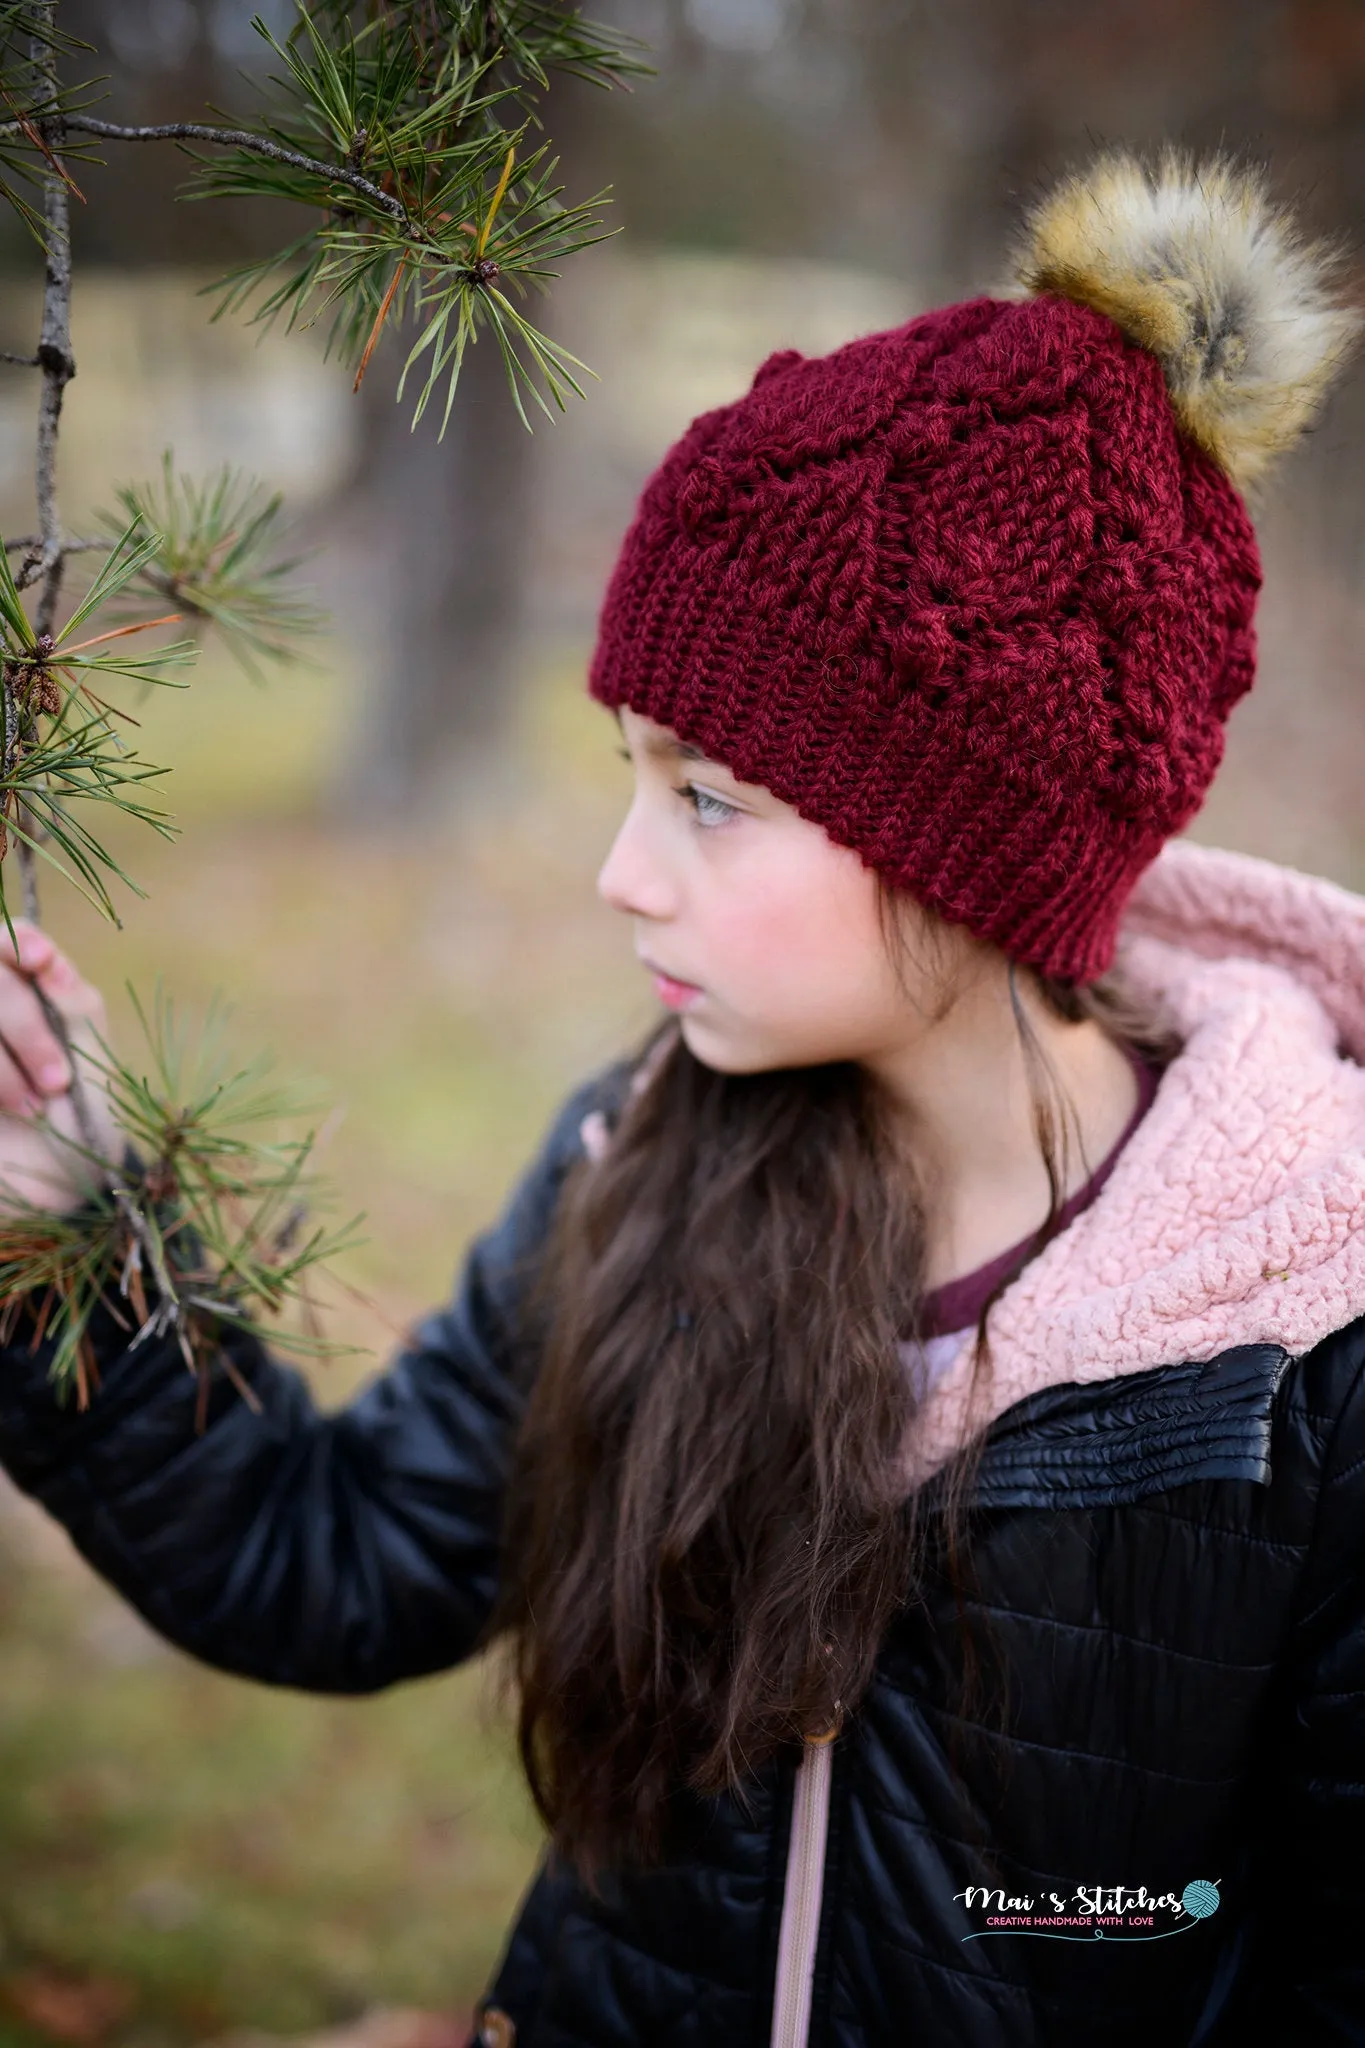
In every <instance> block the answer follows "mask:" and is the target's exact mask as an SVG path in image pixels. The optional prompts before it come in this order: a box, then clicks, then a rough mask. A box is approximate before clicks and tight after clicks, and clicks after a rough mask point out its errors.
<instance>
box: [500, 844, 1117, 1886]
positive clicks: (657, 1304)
mask: <svg viewBox="0 0 1365 2048" xmlns="http://www.w3.org/2000/svg"><path fill="white" fill-rule="evenodd" d="M879 900H880V907H881V911H882V929H883V933H884V935H885V937H886V940H887V944H888V949H889V951H890V953H891V957H892V959H893V961H895V962H896V965H897V971H898V973H899V972H902V971H903V970H902V962H903V959H904V925H903V922H902V918H901V915H900V912H901V909H902V908H903V906H902V905H901V903H900V901H899V899H898V898H897V896H896V894H895V892H892V891H891V890H889V889H888V888H887V887H886V886H885V885H882V888H881V895H880V899H879ZM1041 987H1042V991H1043V994H1044V996H1045V997H1046V999H1047V1000H1049V1001H1050V1002H1052V1004H1053V1005H1054V1007H1055V1008H1056V1009H1057V1010H1058V1011H1059V1012H1060V1013H1061V1014H1062V1015H1066V1016H1070V1017H1073V1018H1074V1017H1080V1016H1084V1015H1095V1016H1099V1017H1101V1019H1102V1020H1103V1021H1104V1022H1105V1023H1106V1026H1107V1028H1109V1029H1110V1030H1111V1031H1113V1032H1114V1033H1115V1035H1116V1036H1126V1037H1129V1038H1136V1039H1139V1040H1141V1039H1143V1038H1145V1037H1150V1035H1149V1034H1147V1033H1146V1032H1145V1029H1144V1020H1142V1019H1140V1018H1135V1017H1131V1016H1128V1015H1126V1014H1124V1012H1123V1010H1122V1006H1121V1004H1120V1003H1118V1002H1116V1000H1115V998H1114V997H1113V996H1112V994H1106V993H1105V992H1104V991H1099V992H1096V991H1093V990H1092V991H1084V992H1082V991H1077V990H1074V989H1071V988H1067V987H1064V986H1062V985H1060V984H1057V983H1048V982H1043V983H1042V984H1041ZM1012 992H1014V993H1015V996H1016V1013H1015V1014H1016V1019H1017V1021H1018V1023H1019V1027H1020V1030H1021V1035H1022V1036H1023V1040H1024V1047H1025V1052H1026V1055H1027V1060H1028V1068H1029V1073H1030V1079H1031V1085H1032V1087H1033V1091H1034V1100H1035V1111H1036V1116H1035V1122H1036V1126H1037V1130H1038V1136H1039V1144H1040V1150H1041V1151H1042V1154H1043V1157H1044V1159H1045V1162H1046V1164H1047V1167H1048V1174H1049V1182H1050V1185H1051V1188H1052V1194H1053V1199H1052V1204H1051V1210H1050V1213H1049V1217H1048V1219H1047V1222H1046V1223H1045V1224H1044V1227H1043V1229H1042V1230H1041V1231H1040V1233H1039V1235H1038V1238H1037V1240H1035V1244H1034V1246H1032V1247H1030V1251H1032V1250H1034V1249H1037V1248H1039V1247H1040V1246H1041V1244H1042V1243H1043V1242H1044V1241H1045V1240H1046V1238H1047V1236H1048V1235H1049V1234H1050V1232H1051V1230H1052V1228H1053V1227H1054V1226H1055V1221H1056V1215H1057V1211H1058V1209H1059V1207H1060V1203H1061V1199H1062V1193H1063V1189H1064V1182H1065V1151H1066V1147H1065V1129H1066V1118H1065V1111H1064V1105H1061V1104H1060V1102H1059V1100H1058V1097H1057V1091H1056V1089H1055V1086H1053V1085H1052V1083H1051V1080H1050V1077H1049V1075H1048V1073H1047V1070H1046V1062H1045V1061H1044V1060H1043V1059H1042V1056H1041V1050H1040V1048H1039V1046H1038V1044H1037V1041H1036V1038H1035V1037H1034V1036H1033V1034H1032V1033H1031V1031H1030V1030H1029V1027H1028V1022H1027V1017H1026V1014H1025V1012H1024V1009H1023V1007H1022V1005H1020V1004H1019V1003H1018V1000H1017V988H1016V987H1015V985H1014V983H1013V982H1012ZM1150 1042H1151V1043H1153V1044H1155V1042H1156V1041H1155V1038H1154V1037H1150ZM642 1056H643V1061H644V1063H645V1065H644V1070H645V1071H647V1072H649V1075H650V1078H649V1080H648V1082H647V1085H645V1086H644V1087H643V1088H642V1089H640V1090H639V1092H637V1093H634V1094H632V1095H630V1096H629V1097H628V1099H627V1100H626V1102H625V1103H624V1106H623V1108H622V1110H621V1112H620V1115H619V1117H618V1119H617V1122H616V1125H615V1128H614V1130H613V1133H612V1137H611V1142H610V1145H609V1147H608V1149H607V1151H606V1153H605V1155H604V1156H603V1157H602V1158H600V1159H598V1160H595V1161H589V1160H587V1159H584V1160H581V1161H578V1162H576V1163H575V1165H574V1167H573V1168H572V1169H571V1170H570V1172H569V1175H568V1177H567V1179H566V1181H565V1184H564V1187H563V1189H562V1191H561V1194H560V1197H559V1200H558V1204H557V1208H556V1212H555V1216H554V1219H553V1223H552V1226H551V1230H550V1235H549V1238H548V1240H547V1243H546V1245H545V1247H544V1249H543V1252H542V1255H541V1258H540V1262H539V1266H538V1269H537V1273H536V1276H535V1283H534V1286H533V1288H532V1291H531V1294H530V1297H529V1302H528V1307H527V1323H528V1336H529V1341H528V1343H527V1344H526V1346H525V1355H526V1356H527V1357H528V1359H533V1360H534V1377H533V1380H532V1384H531V1386H530V1388H529V1391H528V1398H527V1404H526V1410H525V1415H524V1419H523V1423H522V1426H521V1429H520V1433H519V1438H518V1442H517V1445H516V1450H515V1457H514V1466H513V1472H512V1476H511V1482H510V1485H509V1488H508V1496H507V1502H508V1505H507V1521H506V1528H505V1541H504V1554H503V1574H502V1583H501V1593H500V1597H499V1605H498V1611H497V1613H496V1615H495V1617H494V1622H493V1628H492V1631H491V1632H492V1633H494V1634H501V1635H504V1636H505V1637H506V1639H507V1645H508V1648H509V1650H510V1665H509V1670H510V1675H511V1677H512V1679H513V1681H514V1683H515V1686H516V1690H517V1694H518V1702H519V1705H518V1735H519V1743H520V1749H521V1755H522V1761H523V1765H524V1768H525V1771H526V1775H527V1778H528V1781H529V1784H530V1787H531V1791H532V1795H533V1797H534V1799H535V1801H536V1804H537V1806H538V1807H539V1809H540V1812H541V1814H542V1816H543V1818H544V1820H545V1821H546V1824H547V1826H548V1827H549V1829H550V1832H551V1837H552V1841H553V1843H554V1846H555V1848H556V1849H557V1850H558V1851H559V1853H560V1854H561V1855H562V1856H564V1857H565V1858H566V1859H567V1860H569V1861H571V1862H572V1863H574V1864H575V1865H576V1866H577V1867H578V1869H579V1870H580V1871H581V1872H582V1873H583V1874H584V1875H585V1876H586V1877H588V1878H589V1880H595V1878H596V1875H597V1874H598V1873H599V1872H600V1871H602V1870H604V1869H608V1868H613V1867H620V1866H621V1865H623V1864H626V1863H631V1862H634V1863H647V1862H650V1861H652V1860H655V1859H656V1858H657V1857H659V1856H660V1855H661V1854H662V1853H665V1852H666V1850H667V1847H668V1842H669V1822H670V1814H671V1811H672V1810H673V1805H674V1801H675V1797H676V1795H677V1794H678V1793H679V1792H680V1791H682V1790H683V1789H684V1788H686V1789H688V1790H690V1791H692V1792H693V1793H699V1794H703V1795H707V1794H718V1793H721V1792H724V1791H726V1790H731V1791H740V1792H741V1793H742V1788H743V1785H744V1782H745V1780H746V1778H748V1777H749V1776H750V1775H751V1773H752V1772H753V1771H754V1770H755V1769H757V1768H758V1767H759V1766H761V1765H763V1764H764V1763H766V1762H768V1761H769V1760H770V1759H771V1758H772V1757H773V1756H774V1755H775V1754H776V1753H777V1752H778V1751H779V1750H781V1749H782V1748H784V1747H785V1746H786V1745H789V1744H792V1743H795V1742H799V1741H800V1740H801V1739H802V1738H803V1737H804V1736H806V1735H808V1734H812V1733H817V1732H820V1731H822V1730H824V1729H825V1728H827V1727H829V1726H830V1725H831V1724H832V1723H833V1722H834V1721H836V1719H837V1718H838V1716H839V1715H840V1713H841V1712H843V1711H845V1710H847V1709H848V1708H850V1707H851V1706H853V1705H854V1704H855V1703H856V1702H857V1700H858V1698H859V1697H860V1695H861V1694H862V1692H863V1691H864V1689H865V1687H866V1685H867V1683H868V1680H869V1678H870V1676H871V1673H872V1667H873V1663H874V1661H875V1658H876V1655H877V1651H878V1647H879V1645H880V1643H881V1640H882V1637H883V1634H884V1632H885V1630H886V1627H887V1624H888V1623H889V1621H890V1620H891V1617H892V1616H893V1614H894V1613H895V1612H896V1610H897V1609H898V1608H899V1607H900V1606H902V1604H903V1603H905V1602H906V1601H908V1600H910V1599H911V1598H913V1597H914V1595H915V1593H916V1591H917V1589H918V1587H919V1586H920V1585H921V1583H922V1580H923V1578H924V1575H925V1572H926V1569H927V1552H926V1543H927V1525H926V1524H925V1522H924V1521H923V1520H922V1518H921V1517H920V1515H919V1514H918V1513H917V1506H918V1502H917V1497H916V1495H914V1494H911V1495H910V1496H909V1497H907V1495H906V1489H905V1484H904V1480H903V1478H902V1472H903V1461H904V1448H905V1444H906V1441H907V1434H908V1432H909V1431H910V1430H911V1429H912V1428H913V1424H914V1412H915V1402H914V1394H913V1388H912V1382H911V1379H910V1375H909V1374H908V1373H907V1371H906V1369H905V1366H904V1364H903V1363H902V1361H901V1358H900V1357H899V1355H898V1353H897V1349H896V1345H897V1341H898V1340H899V1339H901V1338H904V1337H906V1336H912V1335H913V1334H914V1333H915V1330H916V1319H917V1313H918V1308H919V1303H920V1300H921V1298H922V1294H923V1274H924V1258H925V1238H926V1233H925V1227H924V1210H923V1197H922V1194H921V1191H920V1190H919V1189H918V1188H917V1186H916V1183H915V1178H914V1173H913V1169H912V1167H911V1165H910V1163H909V1162H908V1160H907V1158H906V1154H905V1148H904V1142H903V1140H901V1141H899V1142H898V1141H897V1140H896V1139H895V1138H894V1137H893V1135H892V1129H893V1127H892V1121H891V1116H890V1104H889V1101H888V1100H887V1098H886V1097H885V1096H884V1094H883V1092H882V1087H881V1084H880V1083H879V1082H878V1080H877V1079H876V1077H875V1076H873V1075H872V1073H871V1072H870V1071H869V1070H868V1069H866V1068H864V1067H862V1066H861V1065H859V1064H857V1063H854V1062H835V1063H832V1064H828V1065H822V1066H816V1067H803V1068H795V1069H782V1070H776V1071H769V1072H765V1073H757V1074H733V1075H731V1074H722V1073H718V1072H716V1071H715V1070H714V1069H712V1068H709V1067H706V1066H705V1065H703V1064H702V1063H701V1062H700V1061H699V1060H697V1059H696V1058H694V1057H693V1055H692V1054H691V1053H690V1052H689V1051H688V1049H687V1046H686V1044H685V1043H684V1041H683V1039H682V1037H681V1035H680V1033H679V1031H678V1027H677V1023H676V1020H675V1019H673V1018H669V1019H667V1020H666V1021H665V1022H664V1023H663V1024H662V1025H661V1026H660V1027H659V1028H658V1029H657V1030H655V1031H653V1032H652V1033H651V1034H650V1036H649V1038H648V1039H647V1041H646V1043H645V1046H644V1047H643V1048H642ZM1021 1263H1022V1261H1021ZM1002 1284H1003V1283H1002ZM984 1340H985V1317H984V1316H983V1319H982V1324H981V1326H980V1327H979V1329H978V1343H977V1356H976V1367H975V1370H976V1373H977V1375H978V1376H980V1375H981V1374H982V1373H984V1372H986V1371H988V1370H989V1348H988V1346H987V1344H986V1343H985V1341H984ZM977 1449H979V1444H978V1445H975V1446H970V1447H969V1448H968V1450H967V1452H966V1453H965V1454H964V1455H963V1456H961V1457H960V1458H959V1459H957V1460H955V1461H954V1463H953V1466H952V1467H951V1468H950V1472H949V1474H948V1478H949V1486H948V1491H947V1495H946V1502H945V1513H946V1528H947V1556H948V1561H949V1575H950V1577H951V1578H952V1579H953V1580H954V1583H955V1584H958V1585H959V1586H960V1585H961V1584H963V1583H964V1581H963V1577H962V1571H963V1560H964V1554H965V1541H964V1538H965V1528H966V1520H965V1518H966V1513H967V1504H968V1500H969V1494H970V1482H971V1474H972V1470H973V1468H974V1464H975V1451H976V1450H977ZM939 1534H940V1537H941V1535H942V1525H940V1530H939ZM960 1611H961V1610H960ZM965 1670H966V1675H967V1678H968V1681H969V1682H970V1675H971V1660H970V1657H969V1658H968V1659H967V1661H966V1666H965Z"/></svg>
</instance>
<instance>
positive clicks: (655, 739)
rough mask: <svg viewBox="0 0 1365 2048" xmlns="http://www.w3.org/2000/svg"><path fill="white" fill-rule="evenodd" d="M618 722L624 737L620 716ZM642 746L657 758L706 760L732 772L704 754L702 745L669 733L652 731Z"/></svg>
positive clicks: (713, 765) (709, 764)
mask: <svg viewBox="0 0 1365 2048" xmlns="http://www.w3.org/2000/svg"><path fill="white" fill-rule="evenodd" d="M616 723H617V726H618V729H620V730H621V733H622V737H623V738H624V737H625V733H624V728H622V727H621V721H620V719H619V718H618V719H617V721H616ZM641 746H642V750H643V751H644V752H645V753H646V754H651V755H653V756H654V757H655V759H662V760H683V761H705V762H706V763H707V765H708V766H709V767H712V768H721V769H724V772H725V773H726V774H727V775H728V774H729V773H730V770H729V769H728V768H726V767H725V763H724V762H723V761H713V760H712V759H711V757H710V755H709V754H704V753H703V752H702V750H701V748H700V747H694V746H693V745H692V743H691V742H690V740H677V739H674V738H673V737H672V735H671V734H669V733H650V734H649V735H648V736H647V737H646V738H645V739H644V740H643V741H642V742H641Z"/></svg>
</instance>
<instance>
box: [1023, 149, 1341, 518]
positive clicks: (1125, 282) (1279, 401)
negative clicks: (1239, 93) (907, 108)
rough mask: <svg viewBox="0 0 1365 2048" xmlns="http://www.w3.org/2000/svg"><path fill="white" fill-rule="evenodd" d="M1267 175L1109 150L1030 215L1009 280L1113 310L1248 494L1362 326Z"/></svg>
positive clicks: (1212, 162)
mask: <svg viewBox="0 0 1365 2048" xmlns="http://www.w3.org/2000/svg"><path fill="white" fill-rule="evenodd" d="M1339 260H1340V259H1339V258H1338V256H1337V255H1336V254H1335V253H1334V252H1333V251H1332V250H1331V249H1330V248H1328V247H1326V246H1324V245H1323V244H1322V243H1317V242H1305V241H1304V240H1303V239H1302V237H1301V236H1300V235H1299V233H1298V232H1297V230H1296V228H1295V226H1294V223H1293V221H1292V219H1291V218H1290V216H1289V215H1288V214H1286V213H1285V212H1283V211H1281V210H1279V209H1277V208H1276V207H1275V206H1273V205H1272V203H1271V202H1270V200H1269V198H1268V197H1267V193H1266V187H1265V180H1264V177H1263V176H1262V175H1261V174H1260V173H1259V172H1258V171H1255V170H1250V169H1243V168H1240V167H1239V166H1238V165H1236V164H1234V163H1233V162H1231V161H1230V160H1229V159H1228V158H1227V157H1223V156H1214V157H1211V158H1208V159H1206V160H1204V161H1202V162H1199V161H1196V160H1195V159H1194V158H1193V157H1191V156H1190V155H1189V154H1188V153H1186V152H1185V151H1183V150H1179V149H1176V148H1174V147H1170V146H1168V147H1167V148H1166V149H1165V150H1163V151H1162V153H1161V155H1160V156H1159V158H1158V159H1157V160H1156V162H1155V163H1154V164H1147V163H1144V162H1143V161H1142V160H1141V159H1140V158H1138V157H1137V156H1134V155H1132V154H1130V153H1129V152H1128V151H1126V150H1111V151H1109V152H1107V153H1106V154H1105V155H1103V156H1101V157H1100V158H1098V159H1097V161H1096V162H1095V163H1093V164H1092V165H1091V166H1090V167H1089V168H1088V169H1087V170H1085V171H1083V172H1078V173H1076V174H1074V175H1072V176H1071V177H1068V178H1065V179H1063V180H1062V182H1061V183H1060V184H1058V185H1056V186H1055V187H1054V188H1053V189H1052V191H1051V192H1049V193H1048V194H1047V195H1046V196H1045V197H1044V198H1043V199H1042V200H1041V201H1040V202H1039V203H1038V204H1037V205H1036V206H1035V207H1034V208H1033V209H1032V211H1031V212H1030V213H1029V215H1028V216H1027V218H1026V220H1025V222H1024V226H1023V230H1022V234H1021V238H1020V242H1019V245H1018V247H1017V249H1016V252H1015V259H1014V276H1015V283H1016V286H1017V287H1018V288H1022V290H1023V291H1024V292H1026V293H1037V292H1056V293H1058V294H1059V295H1060V296H1061V297H1063V298H1067V299H1073V300H1077V301H1079V303H1080V304H1082V305H1086V306H1093V307H1094V308H1095V309H1096V310H1097V311H1098V312H1101V313H1107V314H1108V315H1109V317H1110V318H1111V319H1112V320H1114V321H1116V322H1117V323H1118V325H1119V326H1120V327H1121V328H1122V329H1123V331H1124V333H1125V334H1127V335H1129V336H1131V338H1132V339H1133V340H1134V341H1137V342H1140V343H1141V344H1142V346H1143V347H1144V348H1148V349H1150V350H1151V351H1152V353H1153V354H1154V355H1155V356H1156V357H1157V358H1158V359H1159V361H1160V363H1161V366H1162V368H1163V370H1164V371H1165V374H1166V382H1167V385H1168V387H1169V389H1170V393H1171V399H1172V403H1173V405H1174V408H1175V413H1176V417H1177V418H1178V420H1179V421H1180V424H1181V426H1182V427H1183V428H1184V430H1185V432H1186V433H1188V434H1189V435H1190V436H1191V437H1192V439H1194V440H1195V441H1197V442H1198V443H1199V444H1200V446H1201V447H1202V448H1204V449H1206V450H1207V452H1208V453H1209V454H1210V455H1211V456H1212V457H1213V458H1214V460H1215V461H1216V462H1218V463H1219V464H1221V466H1222V467H1223V468H1224V469H1225V470H1226V471H1227V473H1228V475H1229V476H1230V477H1231V478H1232V480H1233V482H1234V483H1235V484H1236V485H1237V486H1238V488H1239V489H1242V490H1245V489H1246V487H1247V486H1248V485H1249V484H1252V483H1254V482H1255V481H1256V479H1257V478H1258V477H1259V476H1260V474H1261V472H1262V471H1263V470H1264V468H1265V467H1266V465H1267V463H1269V462H1270V461H1271V460H1272V459H1273V458H1274V457H1275V456H1276V455H1278V454H1279V453H1280V452H1281V450H1283V449H1285V448H1287V447H1289V445H1290V444H1291V443H1292V442H1293V441H1294V440H1295V439H1296V437H1297V436H1298V434H1299V433H1300V432H1301V430H1302V429H1303V428H1304V427H1305V426H1306V425H1307V424H1308V421H1309V420H1310V419H1311V417H1312V415H1313V413H1314V412H1315V411H1316V409H1317V406H1318V404H1319V402H1320V400H1321V398H1322V396H1323V393H1324V392H1325V390H1326V388H1327V386H1328V384H1329V383H1330V381H1331V379H1332V376H1333V374H1334V373H1335V371H1336V370H1337V368H1338V367H1339V366H1340V364H1341V362H1342V361H1343V359H1344V357H1345V355H1346V353H1347V351H1348V349H1349V347H1350V345H1351V342H1352V340H1353V338H1354V337H1355V335H1356V333H1357V331H1358V330H1359V328H1360V325H1361V315H1360V314H1359V313H1358V312H1356V311H1355V310H1353V309H1352V308H1350V307H1347V306H1344V305H1341V304H1340V303H1338V302H1337V301H1336V300H1335V299H1334V298H1333V297H1332V294H1331V289H1330V287H1331V283H1332V280H1333V278H1334V275H1335V273H1336V270H1337V267H1338V264H1339Z"/></svg>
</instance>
